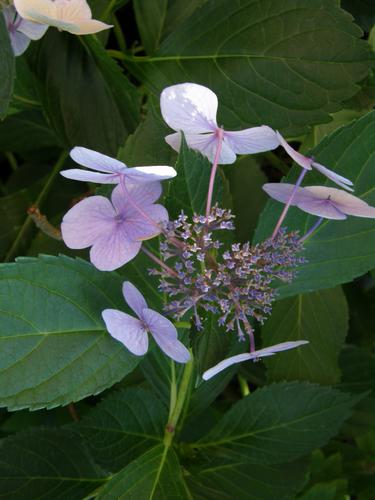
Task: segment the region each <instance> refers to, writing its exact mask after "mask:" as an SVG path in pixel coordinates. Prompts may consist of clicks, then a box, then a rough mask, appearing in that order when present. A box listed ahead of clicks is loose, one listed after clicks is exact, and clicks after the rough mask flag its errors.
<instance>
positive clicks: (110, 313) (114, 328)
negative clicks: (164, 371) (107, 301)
mask: <svg viewBox="0 0 375 500" xmlns="http://www.w3.org/2000/svg"><path fill="white" fill-rule="evenodd" d="M102 317H103V320H104V323H105V325H106V327H107V330H108V332H109V333H110V334H111V336H112V337H113V338H114V339H116V340H118V341H119V342H121V343H122V344H123V345H124V346H125V347H126V348H127V349H129V351H130V352H131V353H133V354H135V355H136V356H143V355H144V354H146V352H147V350H148V335H147V332H146V331H145V329H144V328H143V325H142V322H141V321H140V320H139V319H137V318H133V316H130V315H129V314H126V313H124V312H122V311H117V310H116V309H105V310H104V311H103V312H102Z"/></svg>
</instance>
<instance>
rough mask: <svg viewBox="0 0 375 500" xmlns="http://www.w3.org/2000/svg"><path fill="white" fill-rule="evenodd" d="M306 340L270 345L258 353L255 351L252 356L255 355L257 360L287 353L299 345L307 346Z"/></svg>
mask: <svg viewBox="0 0 375 500" xmlns="http://www.w3.org/2000/svg"><path fill="white" fill-rule="evenodd" d="M308 343H309V341H308V340H293V341H289V342H281V343H280V344H275V345H271V346H269V347H265V348H263V349H259V351H255V352H253V353H252V354H255V353H256V354H257V355H256V357H257V358H262V357H264V356H269V355H270V354H275V353H277V352H281V351H287V350H289V349H294V348H295V347H299V346H301V345H305V344H308Z"/></svg>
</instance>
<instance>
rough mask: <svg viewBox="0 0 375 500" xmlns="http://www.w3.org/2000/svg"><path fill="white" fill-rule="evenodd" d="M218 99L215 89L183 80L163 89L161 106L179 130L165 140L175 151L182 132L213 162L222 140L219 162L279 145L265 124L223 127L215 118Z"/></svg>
mask: <svg viewBox="0 0 375 500" xmlns="http://www.w3.org/2000/svg"><path fill="white" fill-rule="evenodd" d="M217 107H218V100H217V97H216V94H214V92H212V90H210V89H208V88H207V87H204V86H203V85H197V84H195V83H181V84H179V85H172V86H171V87H167V88H165V89H164V90H163V92H162V93H161V97H160V108H161V113H162V115H163V118H164V120H165V121H166V123H167V124H168V125H169V126H170V127H171V128H172V129H173V130H175V131H176V133H175V134H170V135H167V137H166V138H165V140H166V141H167V143H168V144H169V145H170V146H171V147H172V148H173V149H175V150H176V151H179V149H180V145H181V132H183V133H184V135H185V139H186V143H187V145H188V146H189V147H190V148H192V149H195V150H197V151H200V152H201V153H202V154H203V155H204V156H206V157H207V158H208V159H209V160H210V161H214V158H215V154H216V151H217V149H218V144H219V141H222V144H221V151H220V156H219V159H218V163H219V164H229V163H233V162H235V161H236V155H237V154H250V153H259V152H261V151H269V150H271V149H275V148H277V147H278V146H279V140H278V138H277V136H276V132H275V131H274V130H272V129H271V128H270V127H267V126H266V125H262V126H261V127H253V128H248V129H245V130H240V131H237V132H228V131H226V130H223V129H222V128H220V127H219V126H218V124H217V121H216V114H217Z"/></svg>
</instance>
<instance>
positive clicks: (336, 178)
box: [276, 132, 353, 191]
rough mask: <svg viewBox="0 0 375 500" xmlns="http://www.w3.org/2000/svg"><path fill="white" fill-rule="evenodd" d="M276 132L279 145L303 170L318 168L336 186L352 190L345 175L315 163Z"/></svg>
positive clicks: (350, 183) (351, 184)
mask: <svg viewBox="0 0 375 500" xmlns="http://www.w3.org/2000/svg"><path fill="white" fill-rule="evenodd" d="M276 134H277V137H278V140H279V141H280V145H281V146H282V147H283V148H284V149H285V151H286V152H287V153H288V155H289V156H290V157H291V158H292V159H293V160H294V161H295V162H296V163H298V165H300V166H301V167H302V168H304V169H305V170H312V168H315V170H318V172H320V173H321V174H323V175H325V176H326V177H327V178H328V179H330V180H331V181H333V182H334V183H336V184H337V185H338V186H340V187H342V188H344V189H346V190H347V191H353V189H352V188H351V187H349V186H353V183H352V181H350V180H349V179H347V178H346V177H343V176H342V175H339V174H336V173H335V172H333V171H332V170H329V169H328V168H327V167H325V166H324V165H321V164H320V163H317V162H316V161H315V160H314V159H313V158H310V157H308V156H304V155H303V154H301V153H299V152H298V151H296V150H295V149H293V148H292V146H290V145H289V144H288V143H287V142H286V140H285V139H284V137H283V136H282V135H281V134H280V133H279V132H276Z"/></svg>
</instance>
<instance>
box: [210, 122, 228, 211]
mask: <svg viewBox="0 0 375 500" xmlns="http://www.w3.org/2000/svg"><path fill="white" fill-rule="evenodd" d="M216 134H217V149H216V153H215V158H214V162H213V164H212V168H211V175H210V182H209V185H208V193H207V205H206V217H208V216H209V215H210V212H211V203H212V196H213V192H214V186H215V177H216V172H217V167H218V164H219V159H220V153H221V149H222V146H223V138H224V130H223V129H222V128H219V129H217V132H216Z"/></svg>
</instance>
